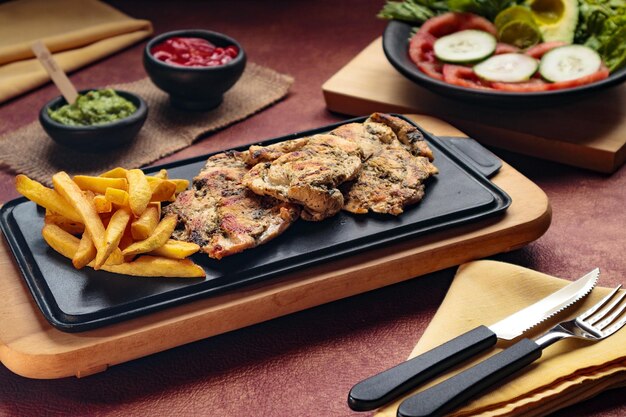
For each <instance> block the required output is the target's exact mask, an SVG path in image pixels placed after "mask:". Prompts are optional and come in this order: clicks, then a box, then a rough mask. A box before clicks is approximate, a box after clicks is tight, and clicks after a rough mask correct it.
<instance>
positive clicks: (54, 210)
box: [15, 168, 205, 278]
mask: <svg viewBox="0 0 626 417" xmlns="http://www.w3.org/2000/svg"><path fill="white" fill-rule="evenodd" d="M52 183H53V184H54V189H52V188H48V187H46V186H44V185H43V184H41V183H39V182H37V181H34V180H32V179H30V178H28V177H27V176H26V175H21V174H20V175H18V176H17V177H16V178H15V187H16V189H17V191H18V192H19V193H20V194H22V195H23V196H25V197H26V198H28V199H29V200H31V201H33V202H35V203H36V204H38V205H40V206H42V207H44V208H45V209H46V214H45V217H44V226H43V229H42V236H43V238H44V240H45V241H46V242H47V243H48V245H50V247H52V248H53V249H54V250H55V251H57V252H59V253H60V254H61V255H63V256H65V257H67V258H70V259H71V260H72V264H73V265H74V267H75V268H77V269H81V268H83V267H85V266H89V267H92V268H93V269H102V270H104V271H109V272H114V273H118V274H125V275H133V276H144V277H179V278H195V277H204V276H205V272H204V269H203V268H202V267H200V266H198V265H196V264H194V263H193V262H192V261H191V260H189V259H186V258H187V257H188V256H190V255H192V254H194V253H195V252H197V251H198V250H200V247H199V246H198V245H196V244H195V243H189V242H181V241H176V240H172V239H170V237H171V235H172V232H173V231H174V228H175V227H176V222H177V218H176V215H166V216H165V217H163V218H162V219H161V203H162V202H164V201H173V200H174V199H175V197H176V194H178V193H179V192H181V191H183V190H185V189H187V187H188V186H189V181H187V180H183V179H168V174H167V171H166V170H164V169H162V170H161V171H160V172H158V173H157V174H156V175H153V176H148V175H145V174H144V172H143V171H142V170H140V169H124V168H115V169H112V170H110V171H107V172H105V173H103V174H101V175H99V176H87V175H76V176H75V177H74V178H71V177H70V176H69V175H68V174H67V173H66V172H63V171H61V172H58V173H56V174H54V175H53V176H52Z"/></svg>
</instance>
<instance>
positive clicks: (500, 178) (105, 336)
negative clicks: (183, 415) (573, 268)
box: [0, 116, 551, 379]
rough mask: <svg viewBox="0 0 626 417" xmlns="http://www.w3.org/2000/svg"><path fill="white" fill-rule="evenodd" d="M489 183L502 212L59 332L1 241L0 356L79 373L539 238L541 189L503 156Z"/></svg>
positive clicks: (543, 213) (445, 127)
mask: <svg viewBox="0 0 626 417" xmlns="http://www.w3.org/2000/svg"><path fill="white" fill-rule="evenodd" d="M411 117H412V118H413V119H414V120H415V121H416V122H417V123H418V124H420V125H421V126H422V127H424V128H425V129H427V130H429V131H431V132H433V133H435V134H438V135H447V136H464V135H463V134H462V133H461V132H460V131H458V130H457V129H455V128H453V127H452V126H450V125H449V124H447V123H445V122H442V121H441V120H438V119H435V118H432V117H428V116H411ZM492 180H493V182H494V183H496V184H497V185H498V186H500V187H501V188H502V189H503V190H504V191H505V192H507V193H508V194H509V195H510V196H511V198H512V200H513V202H512V204H511V206H510V207H509V208H508V210H507V211H506V212H505V214H504V215H502V216H499V217H496V218H492V219H488V220H484V221H480V222H477V223H474V224H470V225H465V226H462V227H457V228H453V229H448V230H445V231H442V232H438V233H434V234H432V235H430V236H423V237H420V238H419V239H415V240H410V241H403V242H401V243H398V244H395V245H393V246H389V247H386V248H382V249H377V250H374V251H369V252H366V253H363V254H359V255H355V256H353V257H349V258H345V259H341V260H339V261H334V262H332V263H327V264H324V265H320V266H317V267H315V268H311V269H307V270H304V271H299V272H297V273H294V274H290V275H286V276H283V277H279V278H275V279H272V280H269V281H266V282H264V283H260V284H257V285H253V286H249V287H245V288H241V289H237V290H233V291H230V292H228V293H224V294H221V295H218V296H214V297H209V298H205V299H202V300H198V301H194V302H191V303H188V304H184V305H181V306H177V307H173V308H169V309H166V310H163V311H160V312H156V313H153V314H149V315H146V316H142V317H138V318H135V319H132V320H128V321H124V322H121V323H118V324H114V325H110V326H106V327H102V328H99V329H96V330H90V331H86V332H81V333H64V332H61V331H59V330H57V329H55V328H54V327H52V326H51V325H50V324H48V322H47V321H46V320H45V319H44V317H43V315H42V314H41V313H40V311H39V310H38V308H37V306H36V305H35V302H34V300H33V298H32V297H31V295H30V293H29V291H28V288H27V287H26V284H25V282H24V280H23V279H22V277H21V275H20V272H19V270H18V267H17V265H16V263H15V260H14V258H13V256H12V254H11V252H10V250H9V249H8V247H7V244H6V242H5V241H4V240H2V242H0V276H2V279H1V280H0V299H2V300H3V301H2V303H0V320H1V322H0V361H2V363H4V365H5V366H6V367H7V368H9V369H10V370H12V371H13V372H15V373H17V374H19V375H23V376H26V377H30V378H42V379H49V378H61V377H67V376H72V375H75V376H77V377H83V376H86V375H89V374H93V373H96V372H101V371H104V370H106V369H107V368H108V367H109V366H111V365H115V364H119V363H122V362H126V361H129V360H132V359H136V358H139V357H143V356H146V355H149V354H152V353H155V352H160V351H163V350H166V349H170V348H173V347H175V346H180V345H183V344H185V343H190V342H193V341H196V340H200V339H203V338H206V337H209V336H214V335H217V334H220V333H224V332H227V331H230V330H235V329H239V328H242V327H245V326H249V325H252V324H255V323H259V322H262V321H266V320H270V319H272V318H276V317H279V316H283V315H286V314H290V313H293V312H296V311H300V310H304V309H307V308H310V307H314V306H317V305H320V304H324V303H328V302H331V301H334V300H338V299H340V298H344V297H349V296H352V295H355V294H359V293H362V292H366V291H369V290H373V289H376V288H380V287H383V286H386V285H390V284H394V283H397V282H400V281H403V280H407V279H410V278H413V277H417V276H420V275H423V274H427V273H429V272H433V271H437V270H441V269H444V268H448V267H451V266H454V265H458V264H461V263H463V262H466V261H470V260H474V259H479V258H483V257H486V256H489V255H493V254H496V253H500V252H506V251H510V250H513V249H517V248H520V247H522V246H524V245H526V244H528V243H529V242H532V241H533V240H535V239H537V238H539V237H540V236H541V235H542V234H543V233H544V232H545V231H546V230H547V229H548V226H549V225H550V220H551V210H550V204H549V202H548V198H547V197H546V195H545V193H544V192H543V191H542V190H541V189H540V188H539V187H537V186H536V185H535V184H534V183H532V182H531V181H530V180H528V179H527V178H525V177H524V176H522V175H521V174H520V173H519V172H517V171H516V170H514V169H513V168H512V167H511V166H509V165H507V164H506V163H504V164H503V167H502V168H501V170H500V171H499V172H498V173H497V174H496V175H495V176H494V177H493V178H492ZM129 279H133V278H129Z"/></svg>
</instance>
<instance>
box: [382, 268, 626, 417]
mask: <svg viewBox="0 0 626 417" xmlns="http://www.w3.org/2000/svg"><path fill="white" fill-rule="evenodd" d="M582 272H583V271H581V275H582ZM584 272H586V271H584ZM572 278H575V277H572ZM568 283H569V281H568V280H562V279H558V278H554V277H551V276H548V275H545V274H542V273H539V272H536V271H532V270H529V269H526V268H522V267H519V266H516V265H511V264H506V263H501V262H495V261H476V262H471V263H467V264H464V265H461V267H459V270H458V271H457V274H456V276H455V278H454V280H453V282H452V285H451V286H450V290H449V291H448V294H447V295H446V298H445V299H444V301H443V303H442V304H441V307H440V308H439V310H438V311H437V313H436V314H435V317H434V318H433V320H432V322H431V323H430V325H429V326H428V328H427V329H426V331H425V332H424V335H423V336H422V338H421V339H420V341H419V343H418V344H417V346H416V347H415V349H414V350H413V352H412V353H411V355H410V357H413V356H415V355H417V354H419V353H423V352H425V351H428V350H430V349H432V348H434V347H436V346H438V345H440V344H441V343H443V342H445V341H447V340H449V339H451V338H452V337H455V336H458V335H460V334H462V333H463V332H465V331H467V330H471V329H473V328H474V327H476V326H478V325H480V324H484V325H490V324H493V323H495V322H497V321H498V320H500V319H502V318H504V317H506V316H508V315H509V314H511V313H513V312H515V311H517V310H520V309H522V308H524V307H526V306H528V305H530V304H532V303H534V302H536V301H537V300H539V299H541V298H543V297H545V296H546V295H548V294H550V293H552V292H554V291H556V290H558V289H559V288H561V287H563V286H565V285H567V284H568ZM609 291H610V289H609V288H596V289H594V290H593V292H592V293H591V294H590V295H589V296H588V297H586V299H585V300H582V301H579V302H578V303H577V304H576V305H574V306H572V307H570V308H569V309H567V310H566V311H564V312H562V313H560V314H558V315H557V316H556V317H555V318H553V319H551V320H549V321H547V322H545V323H542V324H541V325H540V326H537V327H536V328H534V329H532V331H529V332H527V333H526V334H525V335H524V336H525V337H535V336H537V335H539V334H542V333H544V332H545V331H547V330H548V329H549V328H550V327H551V326H553V325H554V324H556V323H558V322H559V321H562V320H567V319H569V318H572V317H575V316H576V315H578V314H580V313H581V312H582V311H584V310H585V309H586V308H589V307H591V306H592V305H593V304H595V303H596V302H598V301H599V300H600V299H601V298H602V297H603V296H605V295H606V294H608V292H609ZM516 341H517V340H514V341H512V342H507V341H500V340H499V341H498V345H497V348H496V349H491V350H490V351H489V352H487V353H485V354H483V355H482V356H480V357H478V358H476V359H474V360H472V362H471V363H467V364H463V366H461V367H458V368H456V369H455V370H454V371H451V372H449V373H448V374H445V375H443V376H442V377H441V378H439V379H437V380H436V381H433V382H432V383H430V384H429V385H425V386H424V387H420V388H419V389H418V390H421V389H423V388H425V387H426V386H430V385H433V384H434V383H436V382H438V381H441V380H443V379H445V378H448V377H450V376H451V375H452V374H454V373H456V372H458V371H459V370H461V369H464V368H465V367H468V366H471V365H473V364H475V363H478V362H479V361H482V360H484V359H485V358H486V357H488V356H491V355H492V354H495V353H496V352H498V351H500V350H502V348H505V347H507V346H509V345H511V344H513V343H515V342H516ZM624 346H626V329H622V330H621V331H619V332H617V333H616V334H614V335H613V336H611V337H609V338H608V339H605V340H603V341H600V342H597V343H591V342H586V341H581V340H574V339H567V340H561V341H559V342H557V343H555V344H553V345H552V346H550V347H548V348H546V349H545V350H544V351H543V354H542V357H541V358H540V359H539V360H537V361H536V362H534V363H533V364H531V365H530V366H529V367H527V368H525V369H524V370H522V371H521V372H519V373H517V374H515V375H514V376H513V377H511V378H509V379H507V380H505V381H504V382H503V383H502V384H500V385H498V386H497V387H496V388H494V389H491V390H489V391H488V392H486V393H485V394H483V396H481V397H479V398H477V399H475V400H474V401H472V402H470V403H468V404H466V405H465V406H463V407H462V408H460V409H457V410H455V411H454V412H453V413H452V414H451V415H453V416H469V415H471V416H543V415H546V414H549V413H551V412H554V411H555V410H558V409H560V408H563V407H566V406H569V405H571V404H574V403H576V402H579V401H582V400H584V399H586V398H590V397H592V396H594V395H596V394H598V393H599V392H601V391H603V390H606V389H609V388H613V387H616V386H622V385H624V383H625V381H626V349H624ZM401 401H402V400H398V401H396V402H395V403H393V404H390V405H388V406H386V407H384V408H381V409H380V410H378V412H377V413H376V416H377V417H396V412H397V409H398V405H399V404H400V402H401Z"/></svg>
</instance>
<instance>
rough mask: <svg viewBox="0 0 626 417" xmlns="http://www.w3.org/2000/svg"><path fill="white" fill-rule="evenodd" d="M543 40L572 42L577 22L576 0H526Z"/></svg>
mask: <svg viewBox="0 0 626 417" xmlns="http://www.w3.org/2000/svg"><path fill="white" fill-rule="evenodd" d="M527 4H528V6H529V7H530V10H531V11H532V14H533V18H534V19H535V22H536V23H537V26H539V31H540V32H541V35H542V37H543V40H544V42H551V41H562V42H567V43H573V42H574V33H575V32H576V25H577V24H578V0H528V2H527Z"/></svg>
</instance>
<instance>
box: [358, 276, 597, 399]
mask: <svg viewBox="0 0 626 417" xmlns="http://www.w3.org/2000/svg"><path fill="white" fill-rule="evenodd" d="M599 275H600V270H599V269H598V268H596V269H594V270H593V271H591V272H589V273H588V274H586V275H584V276H583V277H581V278H579V279H578V280H576V281H574V282H572V283H570V284H568V285H566V286H565V287H563V288H561V289H560V290H558V291H556V292H554V293H552V294H550V295H548V296H547V297H545V298H543V299H541V300H539V301H537V302H536V303H534V304H532V305H530V306H528V307H526V308H524V309H522V310H520V311H518V312H516V313H513V314H512V315H510V316H508V317H506V318H505V319H503V320H500V321H499V322H497V323H494V324H492V325H490V326H483V325H481V326H478V327H476V328H475V329H473V330H470V331H468V332H466V333H464V334H462V335H460V336H457V337H455V338H454V339H451V340H449V341H448V342H445V343H444V344H442V345H439V346H438V347H436V348H434V349H431V350H429V351H428V352H425V353H422V354H421V355H418V356H416V357H414V358H412V359H409V360H407V361H405V362H402V363H401V364H399V365H396V366H394V367H393V368H390V369H387V370H386V371H383V372H381V373H379V374H376V375H374V376H372V377H369V378H367V379H364V380H363V381H361V382H359V383H357V384H356V385H354V386H353V387H352V389H351V390H350V393H349V395H348V406H349V407H350V408H351V409H352V410H354V411H369V410H373V409H375V408H378V407H380V406H382V405H384V404H386V403H388V402H390V401H391V400H393V399H395V398H397V397H399V396H400V395H402V394H404V393H406V392H408V391H410V390H411V389H413V388H415V387H417V386H418V385H420V384H422V383H424V382H426V381H428V380H430V379H431V378H433V377H435V376H436V375H438V374H440V373H442V372H443V371H445V370H447V369H450V368H452V367H453V366H454V365H456V364H458V363H459V362H461V361H463V360H465V359H468V358H471V357H472V356H475V355H476V354H478V353H480V352H482V351H485V350H487V349H488V348H490V347H492V346H495V344H496V342H497V340H498V339H504V340H512V339H515V338H516V337H518V336H520V335H521V334H522V333H524V332H525V331H527V330H529V329H530V328H532V327H534V326H536V325H537V324H539V323H541V322H542V321H544V320H546V319H548V318H550V317H551V316H553V315H555V314H557V313H559V312H560V311H562V310H563V309H565V308H567V307H569V306H571V305H572V304H574V303H575V302H577V301H578V300H580V299H582V298H584V297H585V296H586V295H588V294H589V293H590V292H591V290H592V289H593V287H594V286H595V285H596V282H597V280H598V276H599Z"/></svg>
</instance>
